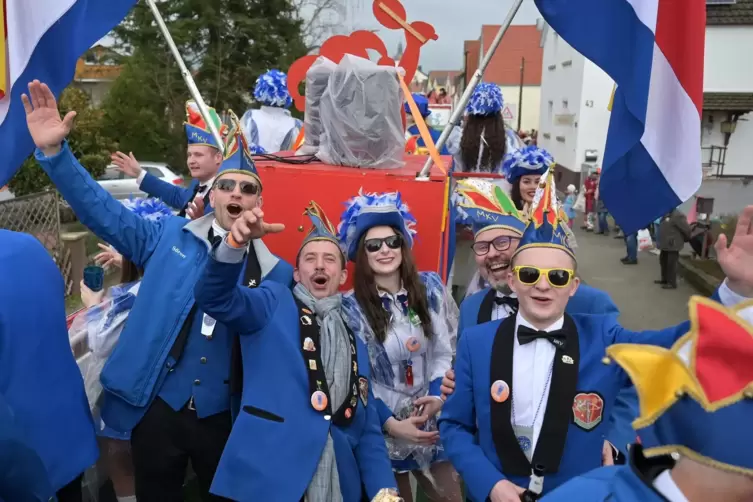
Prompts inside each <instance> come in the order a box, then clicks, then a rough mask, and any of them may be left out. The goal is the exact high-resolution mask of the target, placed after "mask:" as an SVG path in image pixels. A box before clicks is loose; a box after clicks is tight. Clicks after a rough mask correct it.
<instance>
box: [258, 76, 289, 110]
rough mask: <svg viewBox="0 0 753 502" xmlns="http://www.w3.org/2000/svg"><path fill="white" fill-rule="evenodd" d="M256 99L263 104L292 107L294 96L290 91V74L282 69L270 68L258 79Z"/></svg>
mask: <svg viewBox="0 0 753 502" xmlns="http://www.w3.org/2000/svg"><path fill="white" fill-rule="evenodd" d="M254 99H255V100H256V101H258V102H260V103H261V104H263V105H267V106H277V107H279V108H290V105H292V104H293V98H291V97H290V93H289V92H288V76H287V75H286V74H284V73H283V72H281V71H280V70H269V71H268V72H267V73H265V74H263V75H262V76H260V77H259V78H258V79H256V86H255V87H254Z"/></svg>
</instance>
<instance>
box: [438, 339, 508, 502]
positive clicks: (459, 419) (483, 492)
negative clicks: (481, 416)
mask: <svg viewBox="0 0 753 502" xmlns="http://www.w3.org/2000/svg"><path fill="white" fill-rule="evenodd" d="M468 343H469V342H468V337H467V336H464V337H462V338H460V340H459V341H458V353H457V359H456V360H455V392H453V393H452V395H451V396H450V397H449V398H447V402H445V404H444V406H443V407H442V414H441V415H440V417H439V435H440V437H441V438H442V444H443V445H444V448H445V451H446V452H447V455H448V457H449V458H450V461H451V462H452V465H453V466H454V467H455V469H456V470H457V471H458V473H459V474H460V476H461V477H462V478H463V481H464V482H465V486H466V489H467V490H468V491H469V492H470V494H471V497H472V498H473V500H486V499H487V497H488V496H489V493H490V492H491V491H492V488H494V485H496V484H497V483H498V482H499V481H502V480H504V479H505V477H504V475H503V474H502V473H501V472H499V471H498V470H497V468H496V467H495V466H494V464H492V463H491V462H490V461H489V459H487V458H486V455H484V452H483V450H482V449H481V446H479V445H478V444H477V443H476V440H475V436H476V410H475V407H476V404H475V402H474V395H473V372H472V367H471V354H470V349H469V345H468Z"/></svg>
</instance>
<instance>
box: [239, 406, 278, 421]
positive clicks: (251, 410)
mask: <svg viewBox="0 0 753 502" xmlns="http://www.w3.org/2000/svg"><path fill="white" fill-rule="evenodd" d="M243 411H245V412H246V413H248V414H249V415H253V416H255V417H258V418H263V419H264V420H269V421H270V422H280V423H282V422H284V421H285V419H284V418H283V417H281V416H280V415H275V414H274V413H272V412H271V411H267V410H262V409H261V408H257V407H255V406H249V405H245V406H244V407H243Z"/></svg>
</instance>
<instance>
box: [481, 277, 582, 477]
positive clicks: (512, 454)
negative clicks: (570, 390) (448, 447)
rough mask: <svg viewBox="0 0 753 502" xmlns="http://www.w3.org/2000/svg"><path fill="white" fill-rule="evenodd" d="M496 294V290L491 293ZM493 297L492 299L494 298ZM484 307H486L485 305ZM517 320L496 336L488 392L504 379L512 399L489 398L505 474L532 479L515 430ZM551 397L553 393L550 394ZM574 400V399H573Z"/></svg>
mask: <svg viewBox="0 0 753 502" xmlns="http://www.w3.org/2000/svg"><path fill="white" fill-rule="evenodd" d="M491 294H492V295H494V294H495V293H494V290H492V291H491ZM493 298H494V297H493V296H492V299H493ZM482 305H483V304H482ZM515 319H516V316H514V315H513V316H508V317H507V318H506V319H505V320H504V321H502V322H501V323H500V325H499V328H498V329H497V334H496V335H495V336H494V344H493V345H492V357H491V367H490V368H489V389H490V392H491V389H492V387H493V386H494V383H495V382H497V381H498V380H501V381H503V382H505V383H507V385H508V386H509V392H510V393H509V396H508V398H507V399H505V400H504V401H502V402H497V401H495V400H494V399H490V400H489V402H490V403H491V424H492V440H493V441H494V447H495V449H496V450H497V456H498V457H499V462H500V464H501V465H502V472H503V473H504V474H505V475H506V476H529V475H530V474H531V463H530V462H528V459H527V458H526V456H525V454H524V453H523V450H521V449H520V445H519V444H518V440H517V438H516V437H515V433H514V431H513V429H512V421H511V419H510V416H511V403H512V394H513V391H514V388H515V382H513V379H512V361H513V350H514V348H515ZM550 395H551V394H550ZM571 399H572V398H571Z"/></svg>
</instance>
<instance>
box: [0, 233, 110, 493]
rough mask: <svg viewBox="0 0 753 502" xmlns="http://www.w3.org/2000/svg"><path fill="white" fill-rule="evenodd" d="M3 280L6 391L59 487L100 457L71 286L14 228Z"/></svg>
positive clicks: (0, 362) (1, 243)
mask: <svg viewBox="0 0 753 502" xmlns="http://www.w3.org/2000/svg"><path fill="white" fill-rule="evenodd" d="M0 277H2V278H3V284H5V287H3V288H0V394H2V396H3V398H4V400H5V401H6V402H7V406H8V407H10V408H11V409H12V410H13V412H14V413H15V417H16V424H17V426H18V427H19V429H20V430H21V433H22V434H23V437H24V438H25V439H26V440H27V442H28V445H29V447H30V448H31V449H33V450H35V451H36V452H37V454H38V455H39V457H40V458H41V459H42V462H44V466H45V468H46V469H47V473H48V475H49V481H50V483H51V485H52V488H53V489H54V490H58V489H60V488H62V487H63V486H65V485H67V484H68V483H70V482H71V481H72V480H74V479H75V478H77V477H78V476H79V475H80V474H81V473H83V472H84V471H85V470H86V469H87V468H88V467H89V466H91V465H92V464H94V463H95V462H96V461H97V457H98V456H99V448H98V447H97V439H96V436H95V429H94V423H93V421H92V417H91V413H90V411H89V402H88V401H87V399H86V392H85V391H84V380H83V378H82V377H81V372H80V370H79V368H78V366H77V364H76V360H75V359H74V358H73V353H72V352H71V347H70V343H69V341H68V329H67V328H66V324H65V301H64V298H65V285H64V284H63V278H62V276H61V275H60V270H59V269H58V267H57V265H55V262H54V261H53V260H52V258H51V257H50V254H49V253H48V252H47V250H46V249H45V248H44V246H42V244H41V243H40V242H39V241H38V240H37V239H35V238H34V237H32V236H30V235H28V234H23V233H18V232H11V231H8V230H0ZM14 502H15V501H14Z"/></svg>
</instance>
